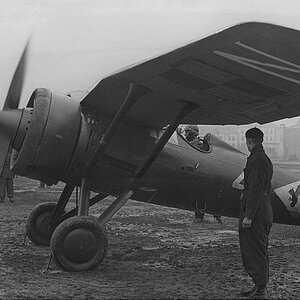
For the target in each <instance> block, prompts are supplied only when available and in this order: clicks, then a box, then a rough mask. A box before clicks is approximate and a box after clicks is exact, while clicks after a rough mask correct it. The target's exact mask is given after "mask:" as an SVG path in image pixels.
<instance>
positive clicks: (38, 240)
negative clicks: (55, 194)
mask: <svg viewBox="0 0 300 300" xmlns="http://www.w3.org/2000/svg"><path fill="white" fill-rule="evenodd" d="M55 207H56V203H53V202H45V203H41V204H39V205H37V206H36V207H34V209H33V210H32V211H31V213H30V214H29V216H28V218H27V222H26V233H27V235H28V237H29V239H30V240H31V241H32V242H33V243H34V244H36V245H41V246H49V245H50V239H51V236H52V233H53V231H54V228H52V227H51V226H50V220H51V215H52V213H53V211H54V209H55Z"/></svg>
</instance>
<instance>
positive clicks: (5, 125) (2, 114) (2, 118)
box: [0, 109, 22, 141]
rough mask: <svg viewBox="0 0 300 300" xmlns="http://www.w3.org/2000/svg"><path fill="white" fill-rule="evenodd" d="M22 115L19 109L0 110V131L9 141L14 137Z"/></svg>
mask: <svg viewBox="0 0 300 300" xmlns="http://www.w3.org/2000/svg"><path fill="white" fill-rule="evenodd" d="M21 117H22V110H21V109H11V110H2V111H0V132H1V133H2V134H4V135H6V136H7V137H8V138H9V139H10V140H11V141H12V140H13V139H14V137H15V135H16V132H17V130H18V127H19V124H20V120H21Z"/></svg>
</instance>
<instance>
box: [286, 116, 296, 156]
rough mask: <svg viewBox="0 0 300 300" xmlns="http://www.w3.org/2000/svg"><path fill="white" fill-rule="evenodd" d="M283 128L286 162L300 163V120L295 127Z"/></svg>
mask: <svg viewBox="0 0 300 300" xmlns="http://www.w3.org/2000/svg"><path fill="white" fill-rule="evenodd" d="M283 128H284V148H285V149H284V152H285V158H286V160H288V161H300V118H299V119H298V122H297V123H296V124H295V125H293V126H290V127H285V126H283Z"/></svg>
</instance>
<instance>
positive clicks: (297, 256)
mask: <svg viewBox="0 0 300 300" xmlns="http://www.w3.org/2000/svg"><path fill="white" fill-rule="evenodd" d="M38 185H39V183H38V182H37V181H33V180H28V179H25V178H20V177H18V178H16V179H15V190H16V194H15V203H7V202H6V203H4V204H0V213H1V218H0V231H1V233H0V278H1V280H0V299H203V298H204V299H238V298H239V296H238V295H239V291H240V289H242V288H246V287H247V286H248V285H251V281H250V279H249V278H248V276H247V275H246V274H245V272H244V271H243V268H242V263H241V259H240V253H239V246H238V234H237V231H236V229H237V220H236V219H231V218H224V223H223V224H218V223H217V222H216V221H215V220H214V219H213V218H212V217H211V216H209V215H206V217H205V221H204V222H203V223H194V222H193V219H194V215H193V213H192V212H187V211H181V210H176V209H170V208H164V207H160V206H154V205H147V204H143V203H139V202H135V201H129V202H128V203H127V204H126V205H125V206H124V207H123V208H122V209H121V211H119V212H118V214H117V215H116V216H115V217H114V218H113V219H112V220H111V221H110V222H109V223H108V224H107V227H106V228H107V232H108V238H109V248H108V253H107V256H106V258H105V259H104V261H103V262H102V264H101V266H100V267H99V268H97V269H95V270H93V271H90V272H84V273H67V272H64V271H61V270H60V269H58V267H56V265H55V263H54V262H51V264H50V269H49V271H47V272H46V267H47V264H48V260H49V250H48V248H47V247H37V246H35V245H33V244H32V243H31V242H30V241H28V240H27V243H26V245H23V246H22V245H21V244H22V242H23V237H24V233H25V223H26V218H27V215H28V214H29V212H30V211H31V209H32V208H33V207H34V206H35V205H37V204H39V203H41V202H44V201H56V200H57V199H58V198H59V195H60V192H61V190H62V187H63V186H62V185H61V184H59V185H57V186H55V187H50V188H44V189H37V187H38ZM74 199H75V195H74V198H73V200H72V203H70V206H72V205H74ZM111 201H112V200H111V199H109V198H108V199H107V200H104V203H103V204H98V205H97V206H96V207H95V208H92V209H91V211H90V214H91V215H92V214H99V212H100V211H102V210H103V208H104V207H106V206H107V205H108V204H109V203H110V202H111ZM299 233H300V228H299V227H295V226H286V225H277V224H275V225H274V226H273V229H272V234H271V238H270V250H269V251H270V268H271V270H270V272H271V274H270V275H271V278H270V282H269V286H268V288H269V293H270V296H271V297H272V298H274V299H300V268H299V264H300V239H299Z"/></svg>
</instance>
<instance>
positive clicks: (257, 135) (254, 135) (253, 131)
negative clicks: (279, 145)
mask: <svg viewBox="0 0 300 300" xmlns="http://www.w3.org/2000/svg"><path fill="white" fill-rule="evenodd" d="M245 136H246V138H249V139H263V138H264V133H263V132H262V131H261V130H260V129H259V128H257V127H253V128H250V129H249V130H247V131H246V133H245Z"/></svg>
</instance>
